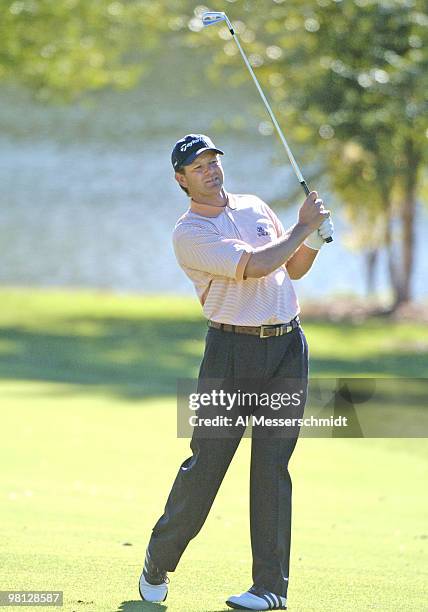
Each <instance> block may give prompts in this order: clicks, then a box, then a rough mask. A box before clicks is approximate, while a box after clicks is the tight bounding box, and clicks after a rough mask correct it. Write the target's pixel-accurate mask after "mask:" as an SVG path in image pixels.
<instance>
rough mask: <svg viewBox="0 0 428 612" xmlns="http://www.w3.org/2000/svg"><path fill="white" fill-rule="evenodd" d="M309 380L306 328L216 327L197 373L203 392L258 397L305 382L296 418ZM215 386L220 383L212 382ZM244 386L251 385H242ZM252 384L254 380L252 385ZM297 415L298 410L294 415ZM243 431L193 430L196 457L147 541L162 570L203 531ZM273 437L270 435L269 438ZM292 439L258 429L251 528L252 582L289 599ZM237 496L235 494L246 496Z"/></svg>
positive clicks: (254, 446)
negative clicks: (270, 333)
mask: <svg viewBox="0 0 428 612" xmlns="http://www.w3.org/2000/svg"><path fill="white" fill-rule="evenodd" d="M307 377H308V348H307V343H306V339H305V336H304V333H303V331H302V329H301V328H297V329H294V330H293V331H292V332H290V333H289V334H285V335H284V336H280V337H272V338H265V339H262V338H258V337H257V336H249V335H244V334H234V333H230V332H224V331H221V330H217V329H213V328H210V329H209V330H208V333H207V338H206V346H205V353H204V358H203V360H202V363H201V367H200V372H199V383H198V386H199V389H198V390H205V391H206V390H207V389H208V388H212V387H213V385H214V386H224V387H225V388H227V389H231V388H233V389H237V388H239V387H240V388H241V390H242V386H241V385H242V384H244V385H245V390H248V388H249V386H250V387H251V389H250V390H251V391H254V390H257V391H258V392H259V393H260V392H263V391H265V390H270V391H272V390H273V389H276V388H277V383H278V381H283V380H286V379H293V380H294V381H296V380H299V381H300V383H299V384H300V386H301V387H304V390H305V396H304V399H303V403H302V405H301V406H300V407H299V409H298V410H297V412H298V413H299V414H300V416H301V415H302V414H303V410H304V401H305V399H306V388H307ZM213 381H216V382H215V383H213ZM243 381H245V382H243ZM249 381H250V382H249ZM294 414H296V412H295V413H294ZM244 429H245V428H244V427H242V428H241V429H238V430H235V432H234V435H231V436H226V437H225V436H222V437H210V436H207V437H206V436H205V435H204V434H201V433H200V432H199V431H197V430H196V428H195V430H194V433H193V437H192V440H191V444H190V447H191V450H192V455H191V456H190V457H189V458H188V459H186V460H185V461H184V463H183V464H182V465H181V466H180V469H179V471H178V474H177V476H176V479H175V481H174V484H173V486H172V489H171V492H170V494H169V497H168V500H167V503H166V506H165V510H164V513H163V515H162V516H161V517H160V519H159V520H158V521H157V523H156V525H155V526H154V528H153V532H152V536H151V539H150V542H149V550H150V553H151V556H152V558H153V560H154V562H155V564H156V565H157V566H158V567H161V568H163V569H165V570H168V571H174V570H175V568H176V566H177V564H178V562H179V560H180V557H181V555H182V554H183V552H184V550H185V548H186V546H187V545H188V543H189V541H190V540H191V539H192V538H194V537H195V536H196V535H197V533H198V532H199V531H200V529H201V527H202V526H203V524H204V522H205V519H206V517H207V515H208V513H209V510H210V508H211V506H212V503H213V501H214V499H215V496H216V494H217V491H218V489H219V487H220V484H221V482H222V480H223V478H224V476H225V474H226V471H227V468H228V467H229V464H230V462H231V460H232V458H233V455H234V454H235V451H236V449H237V447H238V445H239V442H240V439H241V436H242V434H243V432H244ZM271 433H272V432H271ZM298 433H299V432H298V428H297V429H295V430H294V433H293V434H292V435H291V436H290V435H287V436H283V435H270V433H269V430H268V431H267V432H266V428H264V429H263V431H262V430H261V428H258V427H254V426H253V429H252V442H251V468H250V526H251V547H252V554H253V568H252V570H253V582H254V584H255V585H257V586H262V587H265V588H267V589H268V590H269V591H271V592H273V593H276V594H278V595H282V596H286V594H287V587H288V575H289V560H290V539H291V489H292V486H291V478H290V474H289V472H288V462H289V459H290V457H291V455H292V453H293V450H294V448H295V445H296V442H297V436H298ZM242 494H243V491H241V490H240V491H237V492H236V495H242Z"/></svg>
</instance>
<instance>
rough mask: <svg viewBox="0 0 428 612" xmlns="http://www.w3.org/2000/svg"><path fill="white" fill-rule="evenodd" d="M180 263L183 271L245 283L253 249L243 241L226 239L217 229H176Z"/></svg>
mask: <svg viewBox="0 0 428 612" xmlns="http://www.w3.org/2000/svg"><path fill="white" fill-rule="evenodd" d="M173 245H174V251H175V255H176V257H177V261H178V263H179V264H180V266H181V267H182V268H191V269H193V270H199V271H201V272H207V273H209V274H212V275H213V276H223V277H227V278H232V279H234V280H242V279H243V277H244V270H245V267H246V265H247V263H248V260H249V259H250V257H251V254H252V252H253V249H252V248H251V246H250V245H249V244H247V243H246V242H244V241H243V240H239V239H235V238H224V237H222V236H221V235H220V234H219V233H218V232H216V231H215V229H210V228H206V227H201V226H197V225H195V226H193V225H181V226H177V227H176V228H175V230H174V234H173Z"/></svg>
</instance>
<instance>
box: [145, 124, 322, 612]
mask: <svg viewBox="0 0 428 612" xmlns="http://www.w3.org/2000/svg"><path fill="white" fill-rule="evenodd" d="M221 155H223V151H221V150H220V149H218V148H217V147H216V146H215V145H214V143H213V142H212V140H211V139H210V138H208V137H207V136H205V135H203V134H188V135H187V136H184V138H182V139H181V140H179V141H178V142H177V143H176V145H175V146H174V149H173V151H172V156H171V159H172V165H173V168H174V171H175V179H176V180H177V182H178V184H179V186H180V187H181V188H182V189H183V190H184V191H185V192H186V193H187V194H188V196H189V198H190V206H189V208H188V210H187V211H186V212H185V213H184V215H183V216H182V217H181V218H180V219H179V220H178V222H177V224H176V226H175V229H174V233H173V242H174V249H175V253H176V256H177V260H178V262H179V264H180V266H181V267H182V268H183V270H184V272H185V273H186V274H187V276H188V277H189V278H190V280H191V281H192V282H193V284H194V286H195V290H196V293H197V295H198V298H199V301H200V302H201V305H202V308H203V312H204V315H205V316H206V318H207V320H208V328H209V329H208V333H207V339H206V346H205V353H204V357H203V360H202V363H201V368H200V372H199V383H198V384H199V388H200V389H201V388H203V389H206V388H207V386H206V384H207V383H206V381H209V380H215V381H219V380H220V381H221V380H224V381H227V383H226V382H225V384H227V385H228V386H230V388H235V389H236V387H237V385H239V384H240V382H237V381H241V380H242V379H243V378H245V379H247V380H251V381H252V383H253V384H254V385H255V386H256V387H257V388H258V389H259V390H260V389H269V388H270V389H272V388H273V387H272V386H271V383H272V381H278V380H282V379H283V380H296V379H297V380H299V381H306V383H307V377H308V349H307V344H306V340H305V336H304V333H303V331H302V328H301V326H300V322H299V317H298V314H299V304H298V300H297V297H296V294H295V291H294V288H293V285H292V283H291V280H293V279H299V278H301V277H302V276H304V275H305V274H306V273H307V272H308V270H309V269H310V268H311V266H312V264H313V262H314V260H315V258H316V256H317V254H318V252H319V250H320V248H321V247H322V245H323V243H324V240H325V239H326V238H328V237H329V236H331V235H332V234H333V224H332V222H331V219H330V213H329V211H328V210H325V208H324V205H323V201H322V200H321V199H320V198H318V195H317V193H316V192H315V191H313V192H311V193H310V194H309V195H308V196H307V198H306V200H305V201H304V202H303V204H302V206H301V207H300V209H299V212H298V219H297V223H296V224H295V225H294V226H292V227H291V228H289V229H288V230H287V231H285V230H284V228H283V226H282V224H281V222H280V221H279V219H278V218H277V216H276V215H275V213H274V212H273V211H272V210H271V209H270V208H269V206H267V204H265V203H264V202H263V201H262V200H260V199H259V198H258V197H256V196H254V195H237V194H232V193H228V192H227V191H226V190H225V188H224V173H223V168H222V165H221V161H220V156H221ZM300 386H301V387H302V385H300ZM303 409H304V401H303V405H300V407H299V410H300V413H301V414H303ZM244 429H245V428H244V427H241V428H240V429H239V430H238V435H232V436H230V435H224V436H220V435H219V436H214V437H213V436H211V435H201V434H200V433H198V431H197V427H195V428H194V433H193V437H192V441H191V445H190V446H191V450H192V455H191V456H190V457H189V458H188V459H186V460H185V461H184V463H183V464H182V465H181V467H180V469H179V471H178V474H177V476H176V479H175V481H174V484H173V486H172V489H171V492H170V494H169V497H168V500H167V502H166V507H165V510H164V513H163V515H162V516H161V517H160V518H159V520H158V521H157V523H156V525H155V526H154V528H153V532H152V535H151V538H150V541H149V544H148V547H147V552H146V558H145V563H144V569H143V571H142V574H141V577H140V581H139V590H140V595H141V597H142V598H143V599H144V600H146V601H152V602H161V601H164V600H165V599H166V596H167V593H168V583H169V579H168V577H167V572H173V571H174V570H175V569H176V567H177V564H178V562H179V560H180V558H181V555H182V554H183V552H184V550H185V549H186V546H187V545H188V543H189V541H190V540H191V539H192V538H194V537H195V536H196V534H197V533H198V532H199V531H200V529H201V527H202V526H203V524H204V522H205V519H206V517H207V515H208V513H209V510H210V508H211V506H212V503H213V501H214V499H215V496H216V494H217V491H218V489H219V487H220V484H221V482H222V480H223V478H224V475H225V473H226V471H227V468H228V466H229V464H230V462H231V460H232V458H233V455H234V453H235V451H236V449H237V447H238V445H239V441H240V437H241V436H242V434H243V431H244ZM255 431H256V432H257V428H254V427H253V431H252V448H251V468H250V525H251V546H252V555H253V566H252V575H253V576H252V577H253V585H252V586H251V587H250V588H249V589H248V590H247V591H245V592H243V593H241V594H239V595H232V596H230V597H229V598H228V599H227V601H226V603H227V605H228V606H229V607H231V608H236V609H240V610H285V609H286V605H287V599H286V597H287V588H288V575H289V558H290V535H291V479H290V475H289V472H288V462H289V459H290V457H291V455H292V453H293V450H294V447H295V445H296V441H297V436H298V431H296V432H295V433H294V434H293V435H292V436H268V437H266V436H264V435H255ZM259 431H260V428H259Z"/></svg>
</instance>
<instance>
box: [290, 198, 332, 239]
mask: <svg viewBox="0 0 428 612" xmlns="http://www.w3.org/2000/svg"><path fill="white" fill-rule="evenodd" d="M329 216H330V211H329V210H326V209H325V208H324V202H323V200H321V198H319V197H318V193H317V192H316V191H311V193H310V194H309V195H308V197H307V198H306V200H305V201H304V202H303V204H302V206H301V207H300V210H299V218H298V222H297V224H298V225H301V226H303V227H305V228H306V230H307V232H308V233H307V235H308V236H309V234H311V233H312V232H313V231H314V230H318V228H319V227H320V225H321V224H322V223H323V221H325V219H328V217H329Z"/></svg>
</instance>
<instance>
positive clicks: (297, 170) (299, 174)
mask: <svg viewBox="0 0 428 612" xmlns="http://www.w3.org/2000/svg"><path fill="white" fill-rule="evenodd" d="M230 33H231V34H232V36H233V38H234V40H235V42H236V45H237V47H238V49H239V52H240V54H241V55H242V58H243V60H244V62H245V65H246V66H247V68H248V70H249V73H250V74H251V77H252V79H253V81H254V84H255V86H256V87H257V91H258V92H259V94H260V97H261V99H262V100H263V103H264V105H265V107H266V110H267V112H268V113H269V116H270V118H271V120H272V123H273V124H274V126H275V129H276V131H277V133H278V136H279V137H280V139H281V142H282V144H283V145H284V149H285V151H286V153H287V155H288V159H289V160H290V163H291V166H292V168H293V170H294V172H295V174H296V176H297V179H298V181H299V183H300V184H301V185H302V187H303V191H304V192H305V194H306V195H308V194H309V188H308V186H307V184H306V181H305V179H304V178H303V175H302V172H301V170H300V168H299V166H298V164H297V162H296V160H295V158H294V155H293V153H292V152H291V149H290V147H289V146H288V142H287V140H286V139H285V136H284V134H283V133H282V130H281V127H280V125H279V123H278V121H277V120H276V117H275V115H274V114H273V111H272V109H271V107H270V104H269V102H268V100H267V98H266V96H265V94H264V92H263V89H262V88H261V86H260V83H259V81H258V79H257V77H256V75H255V74H254V70H253V69H252V66H251V64H250V62H249V61H248V58H247V56H246V55H245V53H244V50H243V49H242V47H241V44H240V42H239V39H238V37H237V36H236V34H235V32H234V31H233V28H232V29H230Z"/></svg>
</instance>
